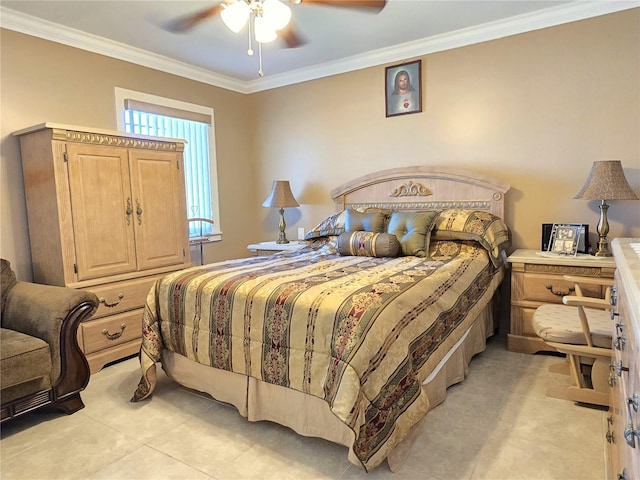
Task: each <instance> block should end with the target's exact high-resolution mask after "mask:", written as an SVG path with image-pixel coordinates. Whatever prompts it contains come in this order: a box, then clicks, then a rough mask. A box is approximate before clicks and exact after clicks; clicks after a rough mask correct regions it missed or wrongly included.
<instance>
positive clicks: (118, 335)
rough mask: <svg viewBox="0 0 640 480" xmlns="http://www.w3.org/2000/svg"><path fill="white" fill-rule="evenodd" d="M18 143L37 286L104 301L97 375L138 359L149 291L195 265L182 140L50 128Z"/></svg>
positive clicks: (96, 333) (93, 346) (83, 341)
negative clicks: (160, 280)
mask: <svg viewBox="0 0 640 480" xmlns="http://www.w3.org/2000/svg"><path fill="white" fill-rule="evenodd" d="M15 135H17V136H19V138H20V149H21V155H22V168H23V173H24V184H25V193H26V200H27V215H28V220H29V238H30V244H31V259H32V262H33V277H34V281H35V282H38V283H45V284H51V285H63V286H67V287H72V288H80V289H87V290H91V291H92V292H94V293H95V294H96V295H97V296H98V298H99V299H100V307H99V309H98V311H97V312H96V314H95V315H94V316H93V317H91V319H89V320H88V321H87V322H85V323H83V324H82V325H81V327H80V329H79V333H78V340H79V343H80V346H81V348H82V350H83V352H84V353H85V355H86V357H87V360H88V362H89V366H90V368H91V372H92V373H95V372H96V371H98V370H100V369H101V368H102V367H103V366H104V365H105V364H106V363H108V362H112V361H114V360H118V359H120V358H123V357H126V356H128V355H131V354H134V353H136V352H137V351H138V349H139V347H140V342H141V321H142V311H143V307H144V303H145V298H146V295H147V293H148V292H149V290H150V288H151V286H152V284H153V282H155V281H156V280H157V279H158V278H161V277H162V276H164V275H166V274H167V273H168V272H172V271H175V270H179V269H182V268H185V267H187V266H190V260H189V241H188V230H187V213H186V205H185V203H186V200H185V186H184V168H183V159H182V152H183V150H184V143H183V142H182V141H181V140H173V139H166V138H155V137H145V136H139V135H138V136H136V135H128V134H125V133H123V132H113V131H105V130H97V129H88V128H83V127H74V126H69V125H60V124H52V123H45V124H41V125H37V126H34V127H31V128H27V129H24V130H21V131H19V132H16V133H15Z"/></svg>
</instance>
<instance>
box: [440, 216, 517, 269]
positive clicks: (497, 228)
mask: <svg viewBox="0 0 640 480" xmlns="http://www.w3.org/2000/svg"><path fill="white" fill-rule="evenodd" d="M431 237H432V238H433V239H434V240H473V241H476V242H478V243H480V245H482V246H483V247H484V248H485V249H486V250H487V251H488V252H489V256H490V258H491V261H492V263H493V264H494V265H495V266H496V267H497V266H499V265H500V264H501V263H502V260H501V252H502V251H503V250H504V249H506V248H507V247H508V246H509V244H510V242H511V240H510V234H509V228H508V227H507V226H506V225H505V223H504V222H503V221H502V220H501V219H500V218H499V217H497V216H495V215H493V214H492V213H489V212H483V211H481V210H467V209H459V208H451V209H448V210H443V211H441V212H440V214H439V215H438V218H437V219H436V222H435V226H434V229H433V232H432V234H431Z"/></svg>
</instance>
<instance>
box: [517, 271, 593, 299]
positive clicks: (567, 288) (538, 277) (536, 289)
mask: <svg viewBox="0 0 640 480" xmlns="http://www.w3.org/2000/svg"><path fill="white" fill-rule="evenodd" d="M516 275H518V276H520V277H521V278H520V285H521V287H522V289H521V291H520V292H519V293H520V295H519V296H518V298H517V300H530V301H534V302H543V303H562V297H563V296H565V295H571V293H572V292H573V288H574V284H575V282H570V281H567V280H565V279H564V278H563V277H562V276H561V275H548V274H540V273H520V274H516ZM581 287H582V292H583V294H584V295H586V296H588V297H600V296H601V295H602V292H601V288H600V287H599V286H598V285H586V284H585V285H581Z"/></svg>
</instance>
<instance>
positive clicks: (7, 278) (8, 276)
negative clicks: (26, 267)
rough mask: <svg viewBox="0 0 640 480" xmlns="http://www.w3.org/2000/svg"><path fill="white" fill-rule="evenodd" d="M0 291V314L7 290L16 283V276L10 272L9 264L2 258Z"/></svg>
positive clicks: (0, 264) (0, 261)
mask: <svg viewBox="0 0 640 480" xmlns="http://www.w3.org/2000/svg"><path fill="white" fill-rule="evenodd" d="M0 268H1V271H0V290H2V300H1V302H0V312H1V311H2V310H4V304H5V303H6V300H7V295H8V294H9V290H11V288H12V287H13V286H14V285H15V284H16V283H17V282H18V280H17V279H16V274H15V273H14V272H13V270H11V264H10V263H9V261H8V260H5V259H4V258H3V259H1V260H0Z"/></svg>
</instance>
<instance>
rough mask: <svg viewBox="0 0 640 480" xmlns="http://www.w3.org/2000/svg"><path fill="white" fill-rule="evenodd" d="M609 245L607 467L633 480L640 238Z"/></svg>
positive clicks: (639, 382)
mask: <svg viewBox="0 0 640 480" xmlns="http://www.w3.org/2000/svg"><path fill="white" fill-rule="evenodd" d="M635 245H637V246H638V247H639V249H638V250H637V251H635V250H634V249H633V248H632V246H635ZM611 246H612V250H613V254H614V257H615V259H616V265H617V267H618V268H617V271H616V277H615V278H616V280H615V285H616V290H615V294H614V298H613V299H612V301H613V302H614V303H615V306H614V312H615V313H616V316H615V317H614V321H613V322H612V330H613V355H612V357H613V358H612V361H611V376H610V382H609V383H610V384H611V385H612V386H613V388H612V397H611V408H610V414H609V416H608V418H607V433H606V440H607V442H608V443H607V446H608V448H607V466H608V473H609V479H610V480H634V479H638V478H640V414H639V413H638V410H640V405H639V402H640V238H636V239H628V238H616V239H614V240H613V242H612V243H611Z"/></svg>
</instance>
